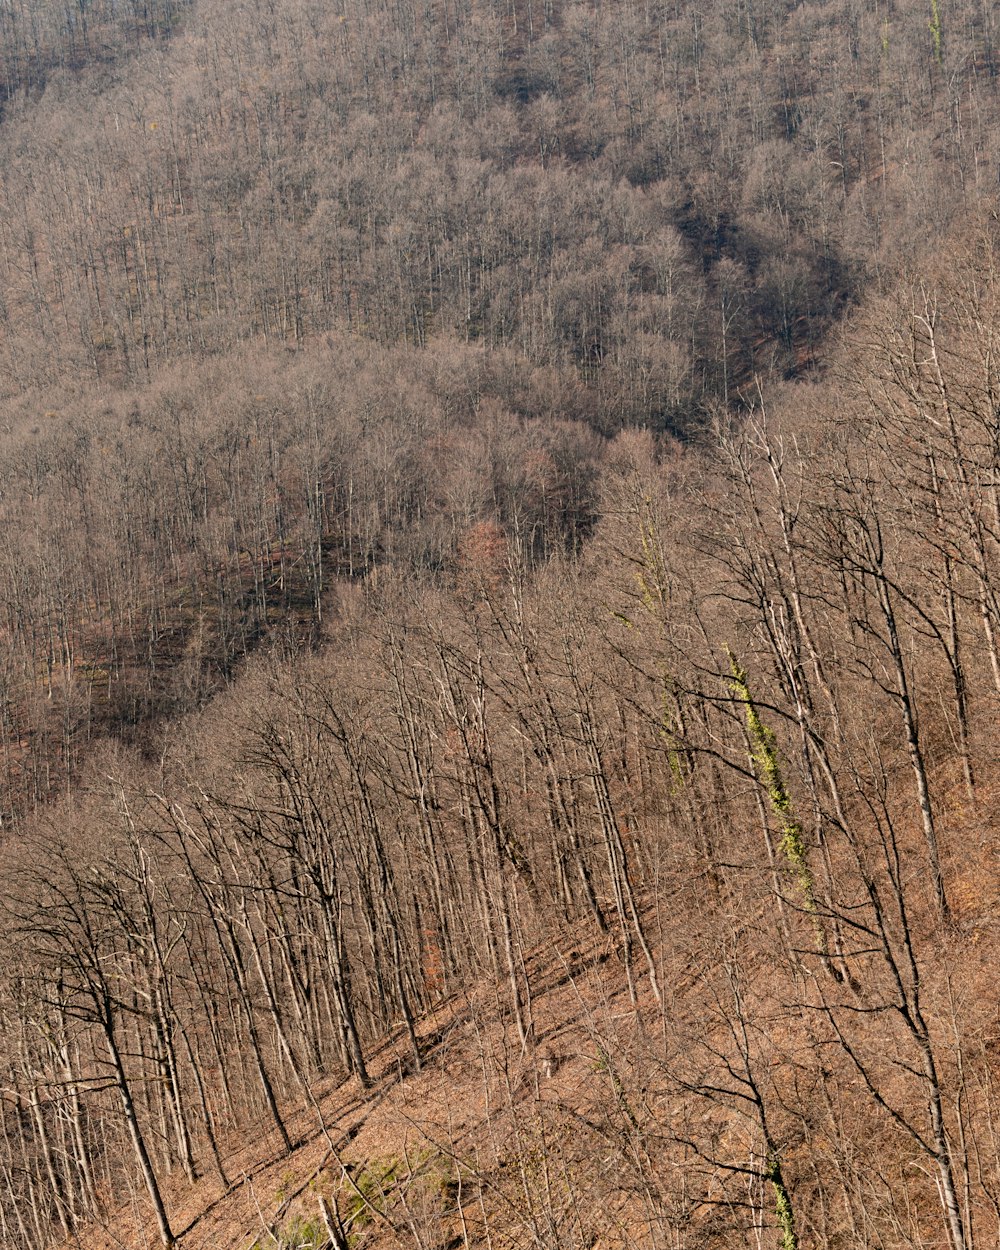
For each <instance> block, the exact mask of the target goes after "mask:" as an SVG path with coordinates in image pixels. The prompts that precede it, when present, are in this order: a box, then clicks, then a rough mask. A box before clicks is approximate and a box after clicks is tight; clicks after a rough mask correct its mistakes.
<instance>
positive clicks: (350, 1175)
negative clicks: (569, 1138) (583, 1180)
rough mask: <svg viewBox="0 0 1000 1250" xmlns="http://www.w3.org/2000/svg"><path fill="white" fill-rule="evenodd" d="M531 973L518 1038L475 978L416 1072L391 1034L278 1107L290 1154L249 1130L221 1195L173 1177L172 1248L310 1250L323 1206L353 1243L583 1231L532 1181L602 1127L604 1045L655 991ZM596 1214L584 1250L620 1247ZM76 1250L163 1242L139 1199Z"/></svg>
mask: <svg viewBox="0 0 1000 1250" xmlns="http://www.w3.org/2000/svg"><path fill="white" fill-rule="evenodd" d="M526 971H527V974H528V977H529V980H530V983H531V985H532V1001H531V1018H532V1024H533V1030H532V1036H533V1040H531V1041H529V1044H528V1045H526V1046H524V1047H523V1048H522V1047H521V1045H520V1042H519V1040H518V1037H517V1032H516V1027H515V1024H514V1021H513V1017H512V1013H511V1011H510V1010H509V1005H510V1004H509V997H510V995H509V987H508V986H507V985H506V984H497V983H495V982H490V981H487V980H484V981H483V982H482V983H481V984H480V985H478V986H476V987H474V988H470V990H469V992H468V993H467V994H465V995H463V996H461V997H452V998H450V999H448V1000H445V1001H442V1002H441V1004H440V1005H439V1006H438V1007H437V1008H436V1009H435V1010H434V1011H433V1012H431V1013H428V1014H426V1015H425V1016H424V1017H422V1018H421V1019H420V1020H419V1021H418V1022H417V1033H418V1037H419V1041H420V1051H421V1066H420V1069H419V1070H416V1068H415V1065H414V1061H413V1055H412V1050H411V1047H410V1044H409V1040H408V1038H407V1035H406V1032H405V1029H403V1028H402V1027H400V1028H398V1029H397V1030H396V1032H395V1033H394V1034H393V1035H392V1036H391V1037H390V1038H389V1039H387V1040H386V1041H384V1042H383V1043H382V1044H381V1045H379V1046H378V1047H377V1049H375V1050H373V1052H372V1053H371V1055H370V1057H369V1075H370V1077H371V1085H370V1087H369V1088H367V1089H363V1088H362V1087H361V1085H360V1083H359V1082H358V1080H357V1078H351V1079H349V1080H347V1081H344V1082H342V1083H336V1082H330V1081H327V1082H324V1083H321V1084H318V1085H316V1086H315V1087H313V1088H312V1089H311V1090H310V1098H311V1100H312V1105H308V1101H305V1102H304V1103H303V1105H300V1106H299V1107H297V1108H291V1107H286V1108H284V1109H283V1115H284V1117H285V1122H286V1127H287V1130H288V1133H289V1136H290V1137H291V1139H292V1142H293V1144H294V1148H293V1150H292V1152H291V1153H287V1152H286V1151H285V1150H284V1148H283V1146H282V1143H281V1141H280V1137H279V1134H278V1131H277V1130H276V1129H275V1128H274V1127H272V1126H269V1125H268V1124H266V1123H262V1124H261V1126H260V1131H259V1133H258V1134H256V1135H252V1136H249V1137H244V1138H243V1139H241V1140H230V1141H228V1142H227V1143H225V1147H224V1158H223V1163H224V1168H225V1172H226V1173H227V1176H228V1178H229V1185H228V1186H224V1185H223V1184H222V1182H221V1180H220V1178H219V1176H218V1175H217V1174H213V1175H207V1176H204V1177H202V1178H201V1179H199V1180H198V1181H197V1182H196V1183H195V1184H194V1185H193V1186H192V1185H190V1184H189V1183H188V1182H187V1181H186V1180H185V1179H184V1178H183V1177H181V1176H177V1178H176V1179H175V1181H174V1182H173V1183H171V1182H169V1181H168V1182H167V1184H166V1185H165V1186H164V1189H165V1194H166V1198H167V1205H168V1211H169V1214H170V1219H171V1223H172V1226H173V1228H174V1230H175V1232H176V1233H177V1239H178V1245H179V1246H181V1247H183V1250H267V1248H268V1247H274V1248H277V1247H280V1248H281V1250H293V1248H294V1250H313V1247H314V1246H315V1247H320V1246H326V1245H328V1244H330V1241H329V1240H328V1237H329V1234H328V1233H327V1231H326V1229H325V1228H324V1221H323V1214H324V1210H323V1209H324V1207H325V1208H326V1212H327V1214H328V1216H329V1215H330V1214H331V1213H336V1214H334V1215H333V1219H334V1222H336V1221H337V1219H338V1217H339V1221H340V1223H341V1227H342V1231H343V1233H344V1234H345V1237H346V1244H348V1245H349V1246H350V1247H351V1250H355V1247H363V1246H372V1247H375V1246H413V1247H417V1248H419V1247H426V1248H427V1250H430V1248H431V1247H446V1246H455V1247H458V1246H463V1245H470V1246H475V1245H485V1244H489V1243H492V1244H493V1245H496V1246H519V1245H527V1244H534V1243H537V1242H538V1240H539V1237H540V1235H542V1234H543V1229H542V1225H550V1226H551V1225H552V1224H553V1223H554V1224H560V1223H565V1222H566V1221H569V1222H570V1223H572V1224H574V1225H579V1224H580V1222H581V1220H584V1221H585V1222H589V1221H588V1220H585V1216H584V1213H583V1212H581V1211H579V1210H576V1211H574V1210H572V1209H571V1208H572V1207H573V1206H574V1204H576V1203H577V1201H578V1198H577V1196H576V1195H575V1194H574V1195H573V1196H572V1197H571V1199H570V1200H569V1202H568V1203H567V1200H566V1197H565V1195H566V1193H567V1186H566V1185H565V1184H556V1185H555V1188H556V1189H557V1190H558V1191H559V1195H556V1194H554V1193H553V1192H552V1191H551V1188H550V1187H551V1186H552V1185H553V1178H552V1177H550V1176H543V1175H542V1172H544V1171H546V1170H547V1169H546V1165H545V1163H544V1156H547V1155H548V1153H549V1148H548V1144H547V1139H548V1138H551V1139H552V1140H553V1141H554V1140H555V1136H556V1135H558V1126H559V1125H560V1124H561V1125H562V1126H563V1129H564V1130H565V1128H566V1126H567V1122H569V1121H572V1122H574V1125H575V1129H574V1134H575V1135H576V1136H579V1132H580V1125H584V1126H587V1125H589V1127H590V1128H591V1129H594V1128H595V1127H596V1120H595V1115H597V1114H599V1112H598V1111H597V1108H598V1105H599V1104H606V1103H607V1101H608V1098H609V1096H610V1098H611V1100H612V1101H617V1100H619V1099H620V1096H621V1094H620V1089H619V1088H618V1080H617V1076H616V1075H615V1072H614V1063H613V1060H611V1059H610V1058H609V1054H610V1050H609V1049H608V1043H607V1040H606V1039H607V1038H609V1037H612V1036H614V1037H618V1036H619V1034H620V1027H621V1024H622V1022H623V1021H627V1022H628V1024H627V1027H628V1029H629V1030H634V1029H635V1028H636V1027H637V1025H638V1026H639V1027H640V1028H641V1027H642V1025H641V1021H642V1018H643V1016H644V1015H647V1014H648V1015H650V1016H651V1015H652V1009H653V1001H652V995H651V994H649V993H648V990H643V989H642V988H639V990H638V993H637V997H638V1002H637V1004H636V1005H633V1004H632V1002H631V999H630V996H629V991H628V988H627V984H626V977H625V972H624V968H623V966H622V964H621V962H620V960H619V958H618V957H617V956H616V955H614V954H612V953H611V951H610V949H601V948H600V947H594V946H593V945H591V946H589V947H587V948H584V947H583V946H582V944H576V945H565V946H564V948H562V949H559V948H557V947H555V946H553V945H552V944H548V945H546V946H545V947H543V948H540V949H538V950H536V951H534V952H533V953H531V954H530V955H529V956H528V957H527V959H526ZM647 1000H648V1001H647ZM637 1007H638V1012H637V1009H636V1008H637ZM647 1007H648V1008H649V1012H648V1013H647V1011H646V1010H645V1009H646V1008H647ZM498 1021H502V1023H498ZM586 1135H587V1134H586V1133H585V1134H584V1136H586ZM570 1188H572V1187H570ZM560 1195H561V1196H560ZM620 1200H621V1199H620V1196H619V1201H620ZM557 1208H558V1209H557ZM624 1215H625V1213H624V1211H622V1212H621V1213H620V1217H624ZM604 1220H605V1226H606V1228H607V1229H608V1234H607V1236H606V1237H603V1238H602V1239H601V1240H600V1241H599V1242H596V1241H595V1242H594V1243H593V1244H594V1245H595V1246H597V1245H600V1246H603V1247H611V1246H616V1245H618V1244H621V1241H620V1239H619V1237H617V1236H615V1235H614V1228H615V1226H616V1225H617V1227H618V1228H619V1229H621V1228H622V1227H624V1223H625V1220H624V1218H619V1219H615V1218H614V1217H613V1215H612V1213H610V1212H607V1211H605V1212H604ZM70 1244H71V1245H73V1246H74V1247H79V1250H123V1248H126V1247H127V1250H155V1247H157V1246H159V1245H160V1241H159V1236H158V1233H157V1230H156V1226H155V1223H154V1221H153V1217H152V1213H151V1211H150V1210H149V1207H148V1203H147V1202H146V1200H145V1196H144V1194H142V1193H141V1192H140V1191H137V1192H136V1193H135V1194H134V1195H132V1197H131V1198H130V1200H128V1201H126V1202H123V1203H121V1205H119V1206H118V1207H117V1208H114V1209H110V1210H109V1212H108V1215H107V1217H106V1218H105V1220H104V1222H103V1224H102V1226H101V1227H95V1228H92V1229H91V1230H89V1232H88V1233H87V1234H85V1235H81V1236H79V1237H78V1238H74V1239H73V1241H72V1242H71V1243H67V1246H68V1245H70Z"/></svg>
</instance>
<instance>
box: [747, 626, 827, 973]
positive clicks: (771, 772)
mask: <svg viewBox="0 0 1000 1250" xmlns="http://www.w3.org/2000/svg"><path fill="white" fill-rule="evenodd" d="M726 654H727V655H728V656H729V668H730V679H729V689H730V690H731V691H732V693H733V695H734V696H735V697H736V698H737V699H738V700H739V701H740V703H742V704H743V708H744V712H745V714H746V724H747V736H748V737H749V739H750V762H751V764H752V765H753V769H754V772H755V773H756V775H757V776H758V777H759V778H760V780H761V781H762V782H763V785H764V788H765V789H766V790H767V796H768V799H769V800H770V803H771V809H772V810H773V812H774V814H775V816H776V817H777V819H778V827H779V828H780V830H781V839H780V841H779V842H778V850H779V851H780V852H781V854H782V855H783V856H784V857H785V861H786V862H787V864H788V866H789V868H790V869H791V870H792V872H793V874H794V876H795V879H796V881H797V883H798V886H799V890H800V892H801V894H802V903H803V906H804V908H805V910H806V911H807V912H808V913H809V915H810V916H811V917H812V918H813V924H814V927H815V930H816V942H817V947H818V949H819V951H820V953H821V954H826V939H825V937H824V935H823V929H822V926H821V925H820V922H819V917H818V915H817V910H816V892H815V887H814V883H813V875H812V871H811V869H810V868H809V862H808V860H807V858H806V848H805V841H804V839H803V836H802V826H801V825H800V824H799V822H798V820H797V819H796V817H795V813H794V811H793V808H792V799H791V795H790V794H789V793H788V787H787V786H786V785H785V779H784V776H783V775H782V772H781V763H780V761H779V758H778V743H777V739H776V738H775V736H774V732H773V730H772V729H771V728H770V727H769V726H768V725H766V724H765V723H764V721H763V720H762V719H761V716H760V712H759V711H758V710H757V705H756V703H755V702H754V700H753V695H752V694H751V692H750V684H749V681H748V679H747V673H746V669H744V668H742V667H741V666H740V664H739V663H737V660H736V657H735V656H734V655H733V653H732V651H730V650H729V648H728V647H727V648H726Z"/></svg>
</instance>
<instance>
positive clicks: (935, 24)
mask: <svg viewBox="0 0 1000 1250" xmlns="http://www.w3.org/2000/svg"><path fill="white" fill-rule="evenodd" d="M927 25H928V26H929V27H930V32H931V40H932V42H933V44H934V59H935V61H937V63H938V64H939V65H940V64H941V60H942V54H941V10H940V9H939V8H938V0H931V20H930V21H929V22H928V23H927Z"/></svg>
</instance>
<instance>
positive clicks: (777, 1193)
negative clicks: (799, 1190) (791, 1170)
mask: <svg viewBox="0 0 1000 1250" xmlns="http://www.w3.org/2000/svg"><path fill="white" fill-rule="evenodd" d="M767 1179H768V1180H769V1181H770V1182H771V1188H772V1189H773V1190H774V1213H775V1215H776V1216H777V1219H778V1227H779V1228H780V1229H781V1250H798V1247H799V1239H798V1237H797V1236H796V1233H795V1217H794V1214H793V1212H792V1200H791V1198H790V1197H789V1195H788V1190H787V1189H786V1188H785V1180H784V1177H783V1176H782V1174H781V1163H780V1162H779V1160H778V1156H777V1155H771V1157H770V1159H769V1160H768V1166H767Z"/></svg>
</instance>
